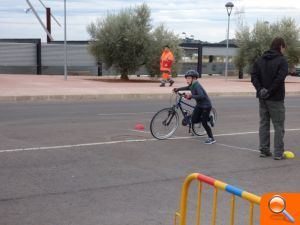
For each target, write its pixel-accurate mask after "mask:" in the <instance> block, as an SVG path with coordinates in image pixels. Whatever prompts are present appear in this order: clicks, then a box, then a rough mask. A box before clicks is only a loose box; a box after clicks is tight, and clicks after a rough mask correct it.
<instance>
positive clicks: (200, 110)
mask: <svg viewBox="0 0 300 225" xmlns="http://www.w3.org/2000/svg"><path fill="white" fill-rule="evenodd" d="M184 77H185V79H186V82H187V84H188V86H186V87H181V88H174V89H173V91H174V92H178V91H185V90H189V91H191V93H188V94H187V93H186V94H185V96H184V97H185V98H186V99H189V100H190V99H195V100H196V107H195V109H194V111H193V114H192V123H193V124H195V123H199V122H200V121H201V123H202V126H203V127H204V129H205V131H206V133H207V135H208V139H207V140H206V141H205V142H204V143H205V144H213V143H215V142H216V140H215V139H214V137H213V133H212V130H211V128H210V126H209V125H208V124H207V122H208V121H209V122H210V124H211V126H214V121H213V118H210V117H209V115H210V111H211V108H212V104H211V101H210V99H209V97H208V95H207V93H206V91H205V90H204V88H203V87H202V86H201V84H200V83H199V82H198V80H197V79H198V77H199V74H198V72H197V71H195V70H189V71H187V72H186V74H185V75H184Z"/></svg>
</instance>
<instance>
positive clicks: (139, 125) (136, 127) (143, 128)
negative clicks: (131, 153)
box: [135, 123, 145, 130]
mask: <svg viewBox="0 0 300 225" xmlns="http://www.w3.org/2000/svg"><path fill="white" fill-rule="evenodd" d="M135 129H136V130H145V126H144V125H143V124H141V123H137V124H136V125H135Z"/></svg>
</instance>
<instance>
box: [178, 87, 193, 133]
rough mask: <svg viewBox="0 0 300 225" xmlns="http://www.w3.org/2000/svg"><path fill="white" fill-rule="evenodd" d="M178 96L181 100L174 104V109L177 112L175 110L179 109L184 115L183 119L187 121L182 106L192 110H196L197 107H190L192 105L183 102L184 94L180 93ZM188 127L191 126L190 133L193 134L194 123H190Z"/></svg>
mask: <svg viewBox="0 0 300 225" xmlns="http://www.w3.org/2000/svg"><path fill="white" fill-rule="evenodd" d="M178 95H179V99H178V100H177V102H176V104H174V106H173V108H174V110H175V108H176V109H178V108H179V109H180V111H181V113H182V115H183V117H184V119H186V117H187V116H186V115H185V113H184V112H183V108H182V105H186V106H189V107H190V108H192V109H195V106H193V105H190V104H188V103H186V102H184V101H182V98H183V96H184V94H180V93H178ZM188 125H189V133H191V128H192V123H191V121H189V123H188Z"/></svg>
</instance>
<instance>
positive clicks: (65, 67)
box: [64, 0, 68, 80]
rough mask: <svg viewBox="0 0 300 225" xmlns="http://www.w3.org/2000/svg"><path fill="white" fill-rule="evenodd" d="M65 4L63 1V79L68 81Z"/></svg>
mask: <svg viewBox="0 0 300 225" xmlns="http://www.w3.org/2000/svg"><path fill="white" fill-rule="evenodd" d="M66 5H67V3H66V0H64V58H65V60H64V61H65V63H64V64H65V65H64V79H65V80H67V79H68V70H67V6H66Z"/></svg>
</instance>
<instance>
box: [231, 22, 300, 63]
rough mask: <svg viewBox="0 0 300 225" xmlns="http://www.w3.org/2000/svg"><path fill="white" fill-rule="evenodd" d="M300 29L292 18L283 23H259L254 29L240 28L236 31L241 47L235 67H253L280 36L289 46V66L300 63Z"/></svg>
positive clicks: (237, 41) (287, 52) (287, 53)
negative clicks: (258, 58)
mask: <svg viewBox="0 0 300 225" xmlns="http://www.w3.org/2000/svg"><path fill="white" fill-rule="evenodd" d="M299 32H300V30H299V28H298V27H297V25H296V22H295V20H294V19H292V18H283V19H282V20H281V21H279V22H276V23H272V24H269V23H268V22H266V21H257V22H256V24H255V25H254V28H253V29H252V30H250V28H249V26H240V27H239V28H238V30H237V31H236V43H237V45H238V47H239V50H238V54H237V56H236V57H235V60H234V62H235V65H236V66H237V68H238V69H242V68H243V67H245V66H251V65H252V64H253V63H254V61H255V60H256V59H257V57H259V56H261V55H262V54H263V52H264V51H266V50H268V49H269V48H270V44H271V42H272V40H273V39H274V38H275V37H277V36H280V37H282V38H283V39H284V40H285V42H286V45H287V50H286V53H285V54H286V56H287V59H288V62H289V66H290V67H293V66H294V65H295V64H297V63H299V58H300V48H299V47H300V45H299V37H300V36H299Z"/></svg>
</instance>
